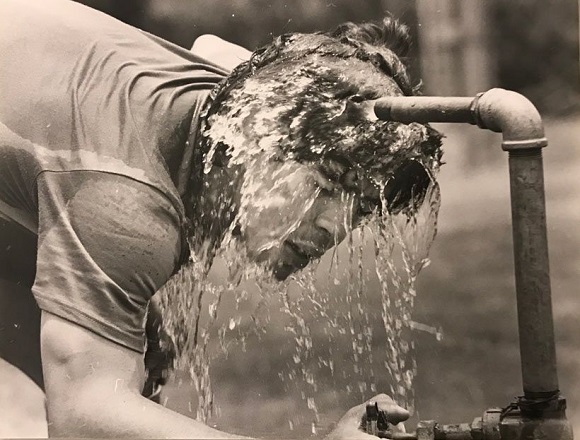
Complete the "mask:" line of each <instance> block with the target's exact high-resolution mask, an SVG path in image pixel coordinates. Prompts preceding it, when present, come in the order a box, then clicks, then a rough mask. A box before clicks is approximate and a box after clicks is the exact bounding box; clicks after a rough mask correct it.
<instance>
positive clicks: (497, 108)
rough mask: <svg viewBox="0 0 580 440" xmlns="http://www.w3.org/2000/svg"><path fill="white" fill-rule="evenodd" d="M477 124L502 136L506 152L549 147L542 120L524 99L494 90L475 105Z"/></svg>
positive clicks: (507, 92) (481, 96)
mask: <svg viewBox="0 0 580 440" xmlns="http://www.w3.org/2000/svg"><path fill="white" fill-rule="evenodd" d="M473 113H474V118H475V122H476V123H477V125H478V126H479V127H481V128H485V129H488V130H492V131H495V132H498V133H502V135H503V143H502V148H503V149H504V150H508V151H509V150H519V149H530V148H542V147H545V146H546V145H547V144H548V141H547V139H546V137H545V135H544V126H543V123H542V118H541V116H540V114H539V112H538V110H537V109H536V107H535V106H534V105H533V104H532V103H531V102H530V101H529V100H528V99H527V98H526V97H525V96H523V95H520V94H519V93H516V92H512V91H510V90H505V89H500V88H495V89H491V90H488V91H487V92H484V93H482V94H480V95H478V96H477V98H476V99H475V100H474V102H473Z"/></svg>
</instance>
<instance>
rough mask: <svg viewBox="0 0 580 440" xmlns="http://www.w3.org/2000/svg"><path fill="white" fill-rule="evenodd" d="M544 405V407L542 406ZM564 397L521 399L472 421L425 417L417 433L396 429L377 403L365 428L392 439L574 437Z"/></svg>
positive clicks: (368, 414) (541, 439)
mask: <svg viewBox="0 0 580 440" xmlns="http://www.w3.org/2000/svg"><path fill="white" fill-rule="evenodd" d="M538 408H540V409H538ZM565 408H566V400H565V399H564V398H563V397H561V396H555V397H554V398H551V399H539V400H537V401H535V402H530V401H529V400H526V399H524V398H518V399H516V401H515V402H514V403H512V404H510V405H508V406H507V407H506V408H503V409H501V408H491V409H488V410H487V411H485V412H484V413H483V416H482V417H477V418H475V419H474V420H473V422H471V423H459V424H451V425H442V424H439V423H437V422H435V421H433V420H423V421H420V422H419V423H418V425H417V430H416V431H415V432H414V433H404V432H396V431H395V430H394V426H393V425H391V424H390V423H389V422H388V419H387V413H386V412H385V411H382V410H380V409H379V407H378V404H377V403H376V402H371V403H369V404H368V405H367V407H366V414H365V415H364V416H363V420H362V421H363V423H362V427H363V428H364V429H365V431H366V432H367V433H368V434H371V435H375V436H377V437H379V438H386V439H392V440H546V439H549V440H573V434H572V427H571V425H570V423H569V422H568V421H567V420H566V418H565V416H564V411H565Z"/></svg>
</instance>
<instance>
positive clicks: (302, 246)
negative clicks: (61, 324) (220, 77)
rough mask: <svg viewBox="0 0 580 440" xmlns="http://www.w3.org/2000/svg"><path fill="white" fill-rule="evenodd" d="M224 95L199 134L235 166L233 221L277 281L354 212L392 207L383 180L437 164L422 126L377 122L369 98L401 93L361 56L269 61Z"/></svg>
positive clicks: (343, 229)
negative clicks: (224, 152) (235, 209)
mask: <svg viewBox="0 0 580 440" xmlns="http://www.w3.org/2000/svg"><path fill="white" fill-rule="evenodd" d="M230 93H231V94H230V97H229V98H228V99H227V101H226V102H225V103H224V105H223V106H222V107H223V108H222V111H221V112H219V113H218V114H215V115H213V116H212V117H210V119H209V123H208V126H209V129H208V131H207V133H206V134H207V135H208V136H209V137H210V138H211V139H213V141H214V142H215V145H218V143H221V144H222V146H223V145H225V146H226V147H227V155H228V164H227V167H229V168H230V169H232V170H234V169H236V170H238V171H237V173H236V175H237V177H238V180H237V183H236V184H235V185H232V188H233V191H235V193H236V194H235V195H234V197H233V198H234V199H235V200H236V202H235V203H236V204H237V205H238V213H237V217H236V219H235V221H236V222H237V224H238V226H239V230H240V236H241V238H242V239H243V240H244V242H245V244H246V248H247V252H248V255H249V256H250V257H251V258H252V259H254V260H255V261H258V262H264V263H266V264H268V265H269V266H270V267H272V269H273V271H274V274H275V275H276V277H277V278H279V279H284V278H286V277H287V276H288V275H290V274H291V273H292V272H294V271H296V270H298V269H300V268H303V267H304V266H306V265H307V264H308V262H309V261H311V260H312V259H315V258H318V257H320V256H321V255H322V254H324V252H325V251H327V250H328V249H330V248H331V247H333V246H335V245H336V244H338V243H340V242H341V241H342V240H343V239H344V238H345V236H346V234H347V232H348V231H349V230H350V229H352V228H353V227H354V226H356V224H357V223H358V222H359V221H360V219H361V218H362V217H364V216H366V215H369V214H371V213H372V212H377V211H378V210H381V209H383V210H384V211H385V210H388V209H390V208H393V207H396V203H394V202H395V197H396V196H397V194H395V192H397V191H396V190H395V191H394V192H393V191H391V190H389V186H388V185H387V186H386V187H385V185H386V183H387V182H389V181H394V180H397V183H398V184H399V186H401V182H404V181H405V179H406V177H405V176H401V175H400V173H399V174H398V171H399V170H401V169H406V170H407V171H408V173H407V174H411V170H413V167H409V164H410V163H415V164H421V165H420V166H418V167H416V169H414V170H413V171H412V173H413V174H415V175H414V176H410V177H411V178H420V177H421V176H419V177H418V175H420V174H421V173H420V171H424V170H429V171H434V168H435V167H436V166H438V164H439V156H438V153H439V150H438V148H439V144H438V137H437V140H436V141H435V140H434V133H433V132H432V131H431V130H430V129H428V128H426V127H424V126H421V125H418V124H410V125H401V124H395V123H391V122H389V123H386V122H383V121H378V120H377V119H376V117H375V115H374V112H373V105H374V100H376V99H377V98H379V97H381V96H388V95H401V94H402V92H401V90H400V88H399V87H398V86H397V83H396V82H395V81H394V80H393V79H392V78H390V77H388V76H386V75H385V74H384V73H383V72H380V71H379V70H378V69H377V68H376V67H375V66H374V65H373V64H371V63H370V62H362V61H360V60H358V59H354V58H346V59H344V58H336V57H332V56H324V57H323V56H320V55H311V56H308V57H305V58H302V59H300V60H291V61H286V62H284V63H280V64H276V63H273V64H272V65H268V66H266V67H264V68H262V69H261V70H260V71H258V72H257V73H256V74H255V75H253V76H252V77H250V78H248V79H247V80H246V81H245V82H244V83H243V85H242V86H241V87H239V88H234V89H233V90H232V91H231V92H230ZM431 168H433V169H431ZM417 169H419V170H420V171H419V172H417ZM240 170H242V171H240ZM424 173H425V171H424ZM210 174H211V173H210ZM411 180H412V179H411ZM423 183H424V182H423ZM391 186H392V185H391ZM403 186H404V183H403ZM213 190H214V191H215V190H216V188H213ZM400 193H401V191H399V194H400ZM405 197H407V198H409V197H410V196H409V195H407V196H405ZM388 201H392V202H393V204H392V206H387V207H384V208H383V207H382V205H384V204H387V205H388V203H387V202H388ZM401 202H408V200H402V201H401Z"/></svg>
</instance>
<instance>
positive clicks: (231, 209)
mask: <svg viewBox="0 0 580 440" xmlns="http://www.w3.org/2000/svg"><path fill="white" fill-rule="evenodd" d="M0 15H1V16H2V17H3V25H2V28H1V30H0V56H1V57H2V63H1V65H0V157H1V158H2V160H1V161H0V202H1V203H0V212H1V215H0V240H1V243H0V244H1V245H2V246H1V248H0V258H1V259H2V260H1V261H2V266H1V267H0V271H1V275H2V284H1V286H2V290H1V292H0V311H1V313H2V315H1V319H2V321H1V322H0V324H1V325H2V326H3V327H2V330H1V331H2V332H3V333H4V334H3V335H0V357H2V358H3V359H5V361H7V362H9V363H11V364H13V365H15V366H17V367H18V368H20V369H21V370H22V371H24V372H26V373H27V374H28V375H29V377H31V378H32V379H33V380H35V382H36V383H37V384H39V385H40V386H43V387H44V390H45V392H46V409H47V416H48V427H49V434H51V435H55V436H91V437H101V436H103V437H104V436H113V437H120V436H131V437H187V438H212V437H219V438H224V437H226V436H227V434H225V433H222V432H218V431H216V430H214V429H212V428H210V427H207V426H205V425H203V424H201V423H199V422H197V421H195V420H192V419H189V418H187V417H184V416H181V415H179V414H176V413H173V412H171V411H169V410H168V409H166V408H164V407H162V406H161V405H157V404H155V403H153V402H152V401H151V400H148V399H147V398H146V397H143V396H142V395H141V392H142V391H143V384H144V380H145V368H144V362H143V353H144V351H145V327H146V325H145V324H146V320H147V310H148V305H149V301H150V299H151V297H152V296H153V295H154V294H155V292H156V291H157V290H158V289H159V288H160V287H161V286H163V284H164V283H165V282H166V281H167V280H168V279H169V278H170V277H171V276H172V275H173V274H174V273H175V272H176V271H177V270H178V269H179V267H180V266H181V265H182V264H184V263H185V262H186V261H187V259H188V255H189V245H188V241H189V242H191V244H192V249H193V251H194V252H200V251H201V250H202V248H203V246H204V245H205V244H207V243H208V242H209V243H210V252H211V248H213V247H214V246H215V245H217V244H218V243H219V241H220V237H222V236H223V234H224V233H225V231H226V230H228V229H229V230H232V229H233V230H236V235H237V236H238V237H239V239H240V240H241V242H243V243H245V247H246V249H247V253H248V255H249V256H250V257H251V258H252V259H254V260H255V261H258V262H263V263H264V264H266V265H268V266H269V267H270V268H271V269H272V271H273V273H274V275H275V276H276V277H277V278H279V279H283V278H285V277H287V276H288V275H289V274H290V273H292V272H293V271H295V270H298V269H299V268H301V267H304V265H306V264H307V263H308V261H310V260H311V259H313V258H316V257H317V256H320V255H321V254H322V253H323V252H324V251H325V250H327V249H329V248H330V247H332V246H333V245H334V244H335V243H338V242H339V241H341V240H342V239H343V238H344V235H345V233H346V226H347V225H346V224H347V223H350V224H351V225H355V224H356V223H357V222H358V221H359V219H360V218H361V217H362V216H364V215H367V214H369V213H371V212H373V211H375V210H376V209H380V208H382V209H391V210H400V209H406V208H405V207H408V206H412V205H413V203H410V204H409V202H411V201H413V200H416V199H417V197H414V196H417V194H419V196H420V193H421V188H415V186H413V189H410V188H411V187H410V186H409V182H407V180H408V179H405V178H404V176H402V175H400V174H397V172H396V171H397V170H398V169H400V168H401V167H400V166H396V165H397V164H398V165H401V164H403V163H405V164H407V165H408V164H409V163H419V164H420V166H419V167H418V170H420V171H418V172H417V173H411V174H412V175H413V178H415V179H417V180H418V181H421V182H422V184H423V183H424V178H425V176H426V175H427V174H426V171H429V170H430V169H431V168H434V167H436V166H437V165H438V163H439V156H440V152H439V137H438V136H437V135H436V134H434V133H433V132H432V131H431V130H430V129H428V128H426V127H423V126H418V125H417V126H413V127H411V128H410V129H406V128H400V127H398V125H396V124H387V125H384V124H379V123H378V122H377V121H375V120H374V119H373V116H372V114H371V109H372V102H373V100H374V99H376V98H378V97H379V96H381V95H384V94H401V93H411V92H412V90H411V87H410V85H409V82H408V79H407V77H406V73H405V71H404V67H403V65H402V64H401V63H400V61H399V59H398V58H397V56H396V55H395V53H394V52H393V51H391V50H390V49H388V48H387V45H389V44H390V43H392V42H394V41H398V40H404V32H403V29H402V28H401V27H399V26H398V25H397V24H396V23H395V22H394V21H388V22H386V24H385V28H384V29H382V28H380V27H378V26H370V25H369V26H367V27H362V28H359V27H355V26H346V27H343V28H339V29H338V30H337V31H336V33H335V34H329V35H322V34H320V35H316V36H299V35H297V36H293V37H283V38H280V39H278V40H276V42H275V43H274V44H272V45H271V46H270V47H269V48H267V49H265V50H262V51H259V52H257V53H256V54H255V55H254V56H253V57H252V60H251V61H250V62H249V63H245V64H243V65H242V66H241V67H239V68H237V69H236V70H235V72H234V73H233V74H232V75H229V73H230V72H229V70H228V69H226V68H223V67H221V66H219V65H217V64H213V63H212V62H210V61H207V60H205V59H202V58H200V57H198V56H196V55H194V54H192V53H191V52H189V51H186V50H183V49H181V48H178V47H176V46H174V45H172V44H170V43H167V42H165V41H163V40H161V39H159V38H156V37H154V36H152V35H149V34H146V33H144V32H141V31H139V30H137V29H135V28H132V27H129V26H127V25H124V24H122V23H120V22H118V21H116V20H114V19H112V18H110V17H108V16H106V15H103V14H101V13H98V12H96V11H93V10H91V9H89V8H86V7H84V6H82V5H79V4H76V3H73V2H69V1H66V0H45V1H43V2H38V1H34V0H4V1H3V2H2V3H1V5H0ZM381 29H382V30H381ZM381 39H382V41H379V40H381ZM399 42H400V41H399ZM392 49H396V47H395V46H394V45H392ZM335 55H336V56H335ZM325 57H328V61H329V64H328V65H325V64H324V63H321V62H320V61H321V60H322V59H323V58H325ZM333 57H334V58H333ZM352 63H354V64H352ZM353 67H354V72H355V73H354V74H353V73H352V72H353ZM320 68H322V70H319V69H320ZM318 70H319V74H317V71H318ZM228 75H229V76H228ZM224 80H225V81H224ZM277 80H278V82H277ZM291 83H292V84H294V85H300V84H303V85H304V88H298V89H295V90H292V89H291V88H290V87H289V86H290V85H291ZM260 90H262V91H267V92H268V93H262V92H260ZM285 91H287V92H288V93H289V94H288V93H286V94H285ZM294 92H295V93H294ZM210 93H211V96H210ZM321 97H326V98H329V99H330V101H332V103H331V102H326V103H325V102H323V101H324V99H323V100H322V101H321ZM329 116H332V117H331V118H330V119H329V118H328V117H329ZM273 135H274V136H273ZM256 146H257V147H258V148H256ZM409 161H410V162H409ZM407 165H405V166H407ZM385 177H391V178H392V179H391V180H392V181H393V182H395V185H390V186H387V190H386V191H385V192H384V195H382V188H381V187H380V185H379V183H380V182H383V181H384V178H385ZM248 183H252V184H255V185H257V191H258V194H259V196H258V197H256V198H253V199H250V200H249V199H248V193H247V192H245V188H247V184H248ZM419 186H421V185H419ZM297 189H299V190H300V191H296V190H297ZM344 194H348V195H349V197H344ZM419 198H420V197H419ZM306 199H309V200H311V202H312V203H311V204H310V205H308V206H306V205H304V200H306ZM346 200H349V202H348V203H347V202H346ZM381 202H384V203H381ZM296 203H302V205H303V206H304V208H305V209H304V212H303V215H302V216H301V218H296V216H295V212H296V210H294V209H293V207H295V206H296ZM381 205H386V206H381ZM263 206H268V208H267V209H262V208H261V207H263ZM253 207H256V208H257V209H255V210H254V209H252V208H253ZM240 212H251V213H252V215H249V216H244V217H243V218H242V217H240V216H239V215H238V214H239V213H240ZM345 212H346V213H348V214H346V217H345ZM272 214H274V215H276V216H277V217H275V218H273V217H272ZM233 222H234V223H238V224H234V223H233ZM287 222H293V224H291V225H285V226H284V227H282V228H281V227H280V225H281V224H284V223H287ZM345 222H346V223H345ZM282 230H283V231H282ZM281 231H282V232H281ZM204 249H206V250H207V249H208V248H204ZM30 292H32V295H33V297H34V302H33V301H31V298H32V296H31V294H30ZM34 303H36V304H37V306H38V307H36V306H35V304H34ZM23 317H25V319H23ZM158 318H159V317H155V316H154V317H153V319H158ZM39 322H40V326H39V324H38V323H39ZM153 327H155V326H153ZM26 337H28V338H29V339H28V340H26V339H25V338H26ZM34 340H36V345H34V344H35V343H34V342H30V341H34ZM38 340H39V341H40V343H38ZM150 345H154V344H150ZM39 347H40V348H39ZM23 348H24V350H23ZM39 354H40V356H38V355H39ZM40 358H41V359H42V370H41V369H40V365H41V364H40ZM376 400H378V401H379V403H380V404H381V405H383V407H384V409H386V410H387V411H388V413H389V417H390V419H391V421H392V422H393V423H397V422H399V421H401V420H404V419H406V418H407V417H408V413H407V412H406V411H405V410H404V409H402V408H400V407H398V406H397V405H396V404H395V403H394V402H393V401H392V400H391V399H390V398H388V397H387V396H384V395H381V396H377V397H376ZM362 411H363V406H360V407H356V408H354V409H353V410H351V411H349V413H347V415H346V416H345V417H344V418H343V419H342V420H341V421H340V422H339V423H338V425H337V427H336V429H335V430H334V431H333V432H332V433H331V437H333V438H354V437H360V438H364V437H365V436H366V434H364V433H363V432H362V431H360V430H359V423H360V417H361V416H362ZM0 417H1V416H0Z"/></svg>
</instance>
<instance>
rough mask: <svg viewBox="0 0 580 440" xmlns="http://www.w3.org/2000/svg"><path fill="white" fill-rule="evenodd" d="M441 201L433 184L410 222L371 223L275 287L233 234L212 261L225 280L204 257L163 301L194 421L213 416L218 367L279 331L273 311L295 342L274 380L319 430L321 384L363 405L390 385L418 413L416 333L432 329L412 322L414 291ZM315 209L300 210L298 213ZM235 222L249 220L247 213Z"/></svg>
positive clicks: (375, 219) (401, 217) (398, 218)
mask: <svg viewBox="0 0 580 440" xmlns="http://www.w3.org/2000/svg"><path fill="white" fill-rule="evenodd" d="M312 197H316V194H313V195H312ZM344 197H349V196H348V195H346V193H345V195H344ZM310 201H311V200H310ZM439 202H440V196H439V190H438V186H437V185H436V184H432V185H431V186H430V187H429V189H428V191H427V195H426V197H425V201H424V203H423V204H422V205H421V207H420V208H419V209H418V210H417V212H416V213H415V214H414V215H413V216H407V215H405V214H398V215H394V216H391V215H383V216H379V215H373V216H370V217H369V218H368V219H367V220H365V221H364V223H363V224H361V225H359V227H358V228H357V229H356V230H352V228H349V234H348V236H347V239H346V240H345V243H344V244H342V245H341V246H340V247H339V248H338V249H337V248H336V247H335V248H334V249H333V250H332V251H330V252H329V253H327V255H326V256H325V257H323V258H322V259H321V261H316V262H313V263H311V264H310V265H308V266H307V267H306V268H305V269H303V270H302V271H300V272H298V273H295V274H294V275H292V276H290V277H289V278H288V279H286V280H285V281H276V280H274V279H273V277H272V275H271V272H270V270H267V269H265V268H264V267H262V266H260V265H258V264H256V263H254V262H253V261H252V260H251V259H250V258H249V257H248V256H247V255H246V253H245V252H244V251H243V248H242V246H241V245H240V243H239V241H238V240H236V239H235V238H234V237H233V236H232V232H231V231H229V232H228V233H227V234H226V238H225V239H224V241H223V244H222V246H221V247H220V249H219V250H218V251H217V253H216V258H215V261H216V265H217V264H218V263H219V262H220V261H221V266H222V272H223V271H224V268H225V271H226V274H225V276H223V277H222V279H221V280H217V281H216V280H214V279H212V277H211V274H210V270H209V265H208V261H207V260H206V259H204V258H199V259H196V258H194V259H193V260H192V261H191V262H190V264H189V265H188V266H186V267H184V268H183V269H182V270H181V271H180V272H179V273H178V274H177V275H176V276H175V277H174V278H173V279H172V280H171V281H170V282H169V283H168V284H167V285H166V286H165V288H164V289H163V291H162V292H160V294H159V295H158V301H159V302H160V306H161V308H162V310H163V315H164V318H165V321H166V326H167V331H168V332H169V334H170V336H171V337H172V339H173V340H174V342H175V345H176V347H177V349H178V362H177V368H179V369H183V370H186V371H188V372H189V374H190V376H191V378H192V380H193V382H194V384H195V388H196V390H197V393H198V396H197V398H198V405H197V418H198V419H199V420H202V421H205V422H207V420H208V418H209V417H210V415H212V414H215V412H216V406H215V405H214V395H213V388H212V382H211V378H210V366H211V362H212V359H214V358H216V357H217V356H219V354H220V353H227V352H228V351H230V350H231V349H232V348H233V347H234V346H235V345H238V346H241V347H242V349H243V348H244V346H245V344H246V341H247V340H248V338H253V337H257V338H259V337H261V336H262V335H264V334H268V332H269V331H271V328H273V327H274V325H279V324H274V325H272V323H271V321H270V316H271V314H272V313H274V312H275V311H281V312H282V314H283V315H284V316H286V319H285V320H284V330H285V332H286V334H287V337H286V339H285V341H284V344H286V343H288V341H290V342H291V343H292V344H293V347H294V348H293V349H292V350H291V355H290V356H289V358H288V359H287V360H286V362H285V363H286V368H284V369H283V370H282V371H279V372H278V377H279V378H280V380H282V382H283V383H284V384H286V390H287V392H294V393H296V394H297V395H298V396H299V398H300V399H302V400H303V401H304V404H305V406H306V407H307V408H308V410H309V411H310V412H311V414H312V417H311V419H310V421H309V423H310V424H311V425H312V430H313V432H314V431H315V430H316V426H317V425H318V423H319V421H320V417H319V409H318V405H317V396H318V395H319V394H320V393H321V387H323V386H324V387H327V388H328V387H331V388H332V387H336V386H337V384H339V383H343V384H344V383H345V382H346V390H345V391H346V394H347V395H356V396H358V399H359V400H361V401H362V400H364V399H368V398H370V397H372V395H374V394H376V393H377V392H385V391H387V390H385V389H384V386H385V382H386V383H387V384H388V385H387V386H388V387H389V389H388V391H387V394H390V395H391V396H392V397H393V398H394V399H395V400H396V401H397V403H398V404H400V405H402V406H405V407H407V408H408V409H410V410H411V411H412V410H413V408H414V394H413V380H414V378H415V376H416V361H415V357H414V342H413V340H412V335H411V334H410V333H411V331H412V330H413V329H416V328H419V329H424V328H429V327H428V326H425V325H424V324H420V323H416V322H414V321H413V320H412V311H413V305H414V300H415V297H416V290H415V284H416V280H417V276H418V274H419V271H420V270H421V269H422V268H424V267H425V266H427V265H428V263H429V260H428V258H427V256H428V251H429V247H430V245H431V243H432V241H433V239H434V237H435V233H436V218H437V213H438V209H439ZM309 206H310V203H305V204H303V205H302V210H303V211H305V210H307V209H308V207H309ZM239 215H241V216H243V215H249V214H248V213H247V212H244V211H243V210H241V214H239ZM345 218H346V217H345ZM287 232H288V231H287ZM282 235H283V236H284V235H287V234H282ZM345 253H346V258H345V257H344V254H345ZM344 260H346V261H344ZM373 262H374V263H373ZM214 266H215V265H214ZM345 268H346V270H344V269H345ZM373 269H374V277H376V278H375V279H376V280H378V288H377V286H376V284H377V281H375V283H374V284H373V280H372V277H373V274H372V272H373ZM214 278H215V277H214ZM377 296H378V298H377ZM225 297H227V298H230V297H233V298H234V302H235V307H234V312H233V313H232V311H231V307H230V308H225V309H224V310H225V311H227V313H228V314H227V315H224V316H221V315H220V313H222V307H220V305H221V303H222V301H223V299H224V298H225ZM377 302H378V307H377ZM225 311H224V312H223V313H225ZM377 322H382V328H380V327H378V326H377V325H376V323H377ZM215 347H219V349H218V350H216V348H215ZM381 361H382V362H381ZM385 376H386V378H387V379H388V380H386V381H385ZM288 422H289V423H290V426H293V425H295V424H296V423H297V421H296V420H294V421H293V420H291V419H290V418H289V420H288Z"/></svg>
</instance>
